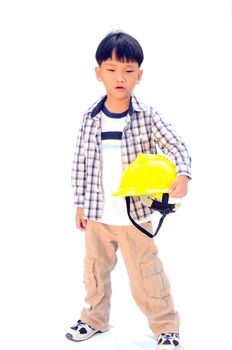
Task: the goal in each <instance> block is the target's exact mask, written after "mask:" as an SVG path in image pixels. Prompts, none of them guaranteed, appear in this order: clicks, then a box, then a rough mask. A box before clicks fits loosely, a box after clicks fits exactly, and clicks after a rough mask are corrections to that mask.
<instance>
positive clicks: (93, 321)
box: [66, 31, 191, 350]
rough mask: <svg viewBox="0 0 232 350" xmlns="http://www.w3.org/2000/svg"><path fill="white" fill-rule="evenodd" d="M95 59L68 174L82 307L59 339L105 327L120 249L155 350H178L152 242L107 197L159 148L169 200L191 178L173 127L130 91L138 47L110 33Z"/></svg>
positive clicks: (140, 208)
mask: <svg viewBox="0 0 232 350" xmlns="http://www.w3.org/2000/svg"><path fill="white" fill-rule="evenodd" d="M96 60H97V63H98V67H96V77H97V79H98V80H99V81H100V82H102V83H103V84H104V87H105V89H106V95H105V96H104V97H103V98H101V99H100V100H98V101H97V102H96V103H95V104H94V105H93V106H92V107H90V108H89V110H88V111H87V112H86V113H85V115H84V118H83V120H82V123H81V128H80V131H79V135H78V141H77V147H76V151H75V155H74V163H73V173H72V184H73V190H74V198H75V199H74V201H75V204H76V205H77V211H76V226H77V228H78V229H79V230H83V231H86V232H85V237H86V256H85V262H84V283H85V288H86V292H87V295H86V299H85V301H86V302H87V304H89V308H83V309H82V312H81V315H80V319H79V321H77V323H76V324H75V325H74V326H72V327H70V328H69V330H68V333H67V334H66V336H67V338H68V339H70V340H73V341H81V340H86V339H89V338H90V337H92V336H93V335H94V334H95V333H99V332H100V333H101V332H105V331H107V330H108V322H109V312H110V296H111V283H110V273H111V271H112V270H113V268H114V266H115V264H116V261H117V258H116V251H117V249H118V247H119V248H120V250H121V253H122V256H123V259H124V261H125V265H126V268H127V271H128V275H129V279H130V286H131V291H132V294H133V297H134V299H135V301H136V303H137V305H138V306H139V308H140V309H141V311H142V312H143V313H144V314H145V316H146V317H147V319H148V323H149V326H150V328H151V330H152V331H153V332H154V334H155V335H156V336H157V337H158V349H159V350H177V349H179V316H178V313H177V311H175V310H174V306H173V301H172V297H171V295H170V286H169V282H168V279H167V277H166V275H165V274H164V271H163V266H162V263H161V261H160V259H159V258H158V256H157V248H156V246H155V244H154V240H153V239H151V238H149V237H147V236H146V235H144V234H143V233H141V232H140V231H139V230H137V229H136V228H135V227H134V226H133V225H132V224H131V221H130V220H129V218H128V216H127V213H126V204H125V200H124V199H123V198H120V197H113V196H112V194H113V192H114V191H115V190H116V189H117V187H118V186H119V183H120V178H121V174H122V170H123V169H124V168H125V167H126V166H127V165H128V164H130V163H131V162H132V161H133V160H134V159H135V158H136V156H137V155H138V154H139V153H157V150H156V147H157V146H159V147H160V148H161V149H162V151H163V152H164V153H166V154H169V155H170V156H171V157H172V158H173V161H174V163H175V166H176V172H177V176H176V178H175V180H174V181H173V183H172V185H171V187H170V196H171V197H179V198H181V197H184V196H185V195H186V193H187V185H188V180H189V178H190V176H191V174H190V163H191V160H190V156H189V154H188V152H187V149H186V147H185V144H184V143H183V142H182V141H181V139H180V137H179V136H178V135H177V134H176V132H175V131H174V129H173V128H172V126H171V125H170V124H167V123H165V121H164V120H163V119H162V118H161V117H160V116H159V115H158V113H157V112H155V111H154V110H153V108H151V107H148V106H145V105H144V104H142V103H141V102H140V101H139V100H138V99H137V98H136V97H135V96H134V95H133V94H132V92H133V89H134V88H135V86H136V84H138V83H139V82H140V80H141V77H142V70H141V69H140V66H141V64H142V62H143V50H142V48H141V46H140V44H139V43H138V41H137V40H136V39H135V38H133V37H132V36H130V35H128V34H126V33H124V32H120V31H116V32H112V33H109V34H108V35H107V36H106V37H105V38H104V39H103V40H102V41H101V43H100V44H99V46H98V48H97V51H96ZM132 202H133V203H132V205H131V215H132V217H133V218H134V219H135V220H136V221H137V222H139V223H140V224H142V225H144V226H145V227H151V209H150V208H148V207H145V206H144V205H143V204H142V203H141V201H140V199H139V197H133V200H132Z"/></svg>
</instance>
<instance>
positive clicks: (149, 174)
mask: <svg viewBox="0 0 232 350" xmlns="http://www.w3.org/2000/svg"><path fill="white" fill-rule="evenodd" d="M175 177H176V169H175V165H174V164H173V163H172V162H171V161H170V160H169V159H167V158H166V157H164V156H162V155H159V154H139V155H138V156H137V158H136V159H135V160H134V161H133V162H132V163H130V164H129V165H128V167H127V168H126V169H125V170H124V171H123V174H122V177H121V182H120V187H119V188H118V190H117V191H116V192H115V193H114V194H113V196H122V197H129V196H140V195H149V196H150V197H153V198H162V196H163V193H168V192H169V187H170V185H171V183H172V181H173V180H174V179H175Z"/></svg>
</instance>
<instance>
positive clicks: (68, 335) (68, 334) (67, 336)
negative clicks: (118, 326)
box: [65, 329, 108, 342]
mask: <svg viewBox="0 0 232 350" xmlns="http://www.w3.org/2000/svg"><path fill="white" fill-rule="evenodd" d="M107 331H108V329H107V330H106V331H103V332H102V331H97V332H95V333H94V334H92V335H91V336H90V337H88V338H84V339H73V336H72V334H70V333H67V334H65V336H66V338H67V339H69V340H71V341H75V342H81V341H85V340H88V339H90V338H92V337H93V336H94V335H95V334H98V333H105V332H107Z"/></svg>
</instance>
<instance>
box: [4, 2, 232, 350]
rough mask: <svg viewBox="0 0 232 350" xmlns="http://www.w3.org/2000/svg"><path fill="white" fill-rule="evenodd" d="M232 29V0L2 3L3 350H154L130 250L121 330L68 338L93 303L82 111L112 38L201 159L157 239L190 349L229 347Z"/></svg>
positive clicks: (145, 95) (120, 298) (148, 97)
mask: <svg viewBox="0 0 232 350" xmlns="http://www.w3.org/2000/svg"><path fill="white" fill-rule="evenodd" d="M231 24H232V21H231V3H230V2H229V1H226V0H217V1H216V0H194V1H189V0H175V1H172V0H170V1H167V0H154V1H148V0H147V1H137V0H133V1H130V0H128V1H125V0H124V1H122V0H117V1H113V2H110V1H107V0H98V1H89V0H87V1H85V2H82V1H74V0H73V1H71V0H66V1H61V0H56V1H55V0H40V1H29V0H28V1H26V0H22V1H13V0H8V1H7V0H5V1H4V0H3V1H1V3H0V50H1V53H0V89H1V90H0V118H1V122H0V166H1V167H0V169H1V170H0V179H1V180H0V235H1V236H0V237H1V238H0V239H1V242H0V259H1V261H0V266H1V287H0V292H1V298H0V302H1V306H0V319H1V328H0V329H1V336H0V346H1V348H4V349H5V350H8V349H13V348H20V349H25V350H26V349H34V350H37V349H49V348H50V349H68V348H69V349H70V348H73V349H74V348H79V349H89V348H90V347H91V349H109V348H110V349H127V350H128V349H129V350H134V349H155V342H154V340H153V337H152V333H151V331H150V329H149V328H148V326H147V321H146V319H145V318H144V316H143V315H142V314H141V313H140V312H139V311H138V309H137V307H136V305H135V303H134V301H133V300H132V297H131V294H130V291H129V287H128V279H127V276H126V272H125V269H124V266H123V263H122V261H121V257H120V254H119V263H118V265H117V268H116V269H115V271H114V272H113V274H112V282H113V296H112V313H111V325H112V328H111V331H110V332H108V333H106V334H105V335H101V336H96V337H95V338H93V339H91V340H89V341H88V342H86V343H81V344H76V343H73V342H69V341H68V340H66V338H65V337H64V334H65V332H66V330H67V327H69V326H71V325H72V324H73V323H74V322H75V321H76V320H77V318H78V316H79V310H80V308H81V307H82V305H83V297H84V290H83V285H82V263H83V256H84V234H83V233H82V232H78V231H77V230H76V229H75V225H74V214H75V209H74V206H73V198H72V192H71V185H70V172H71V165H72V156H73V151H74V146H75V143H76V136H77V130H78V127H79V121H80V118H81V116H82V114H83V112H84V111H85V110H86V109H87V108H88V107H89V105H90V104H92V103H93V102H94V101H95V100H96V99H97V98H98V97H99V96H101V95H102V93H104V90H103V88H102V86H101V85H100V84H99V83H98V82H97V81H96V79H95V76H94V67H95V64H96V63H95V59H94V55H95V50H96V48H97V45H98V43H99V42H100V40H101V39H102V38H103V37H104V36H105V35H106V34H107V33H108V32H109V31H111V30H112V29H122V30H125V31H127V32H128V33H130V34H132V35H133V36H135V37H136V38H137V39H138V40H139V42H140V43H141V45H142V46H143V49H144V53H145V60H144V63H143V69H144V76H143V79H142V81H141V84H140V85H139V86H138V87H137V88H136V91H135V93H136V95H137V96H140V97H141V98H142V99H143V100H144V101H145V102H148V103H151V104H152V105H153V106H154V107H155V108H156V109H157V110H158V111H160V112H161V114H162V115H163V117H164V118H165V119H166V120H168V121H170V122H171V123H172V124H173V125H174V127H175V128H176V129H177V131H178V132H179V134H180V135H181V136H182V138H183V139H184V140H185V141H186V142H187V145H188V148H189V151H190V152H191V154H192V158H193V181H192V182H191V183H190V188H189V195H188V197H187V198H186V199H185V200H184V201H183V203H182V208H181V209H180V210H179V212H178V213H176V214H175V215H173V216H172V217H170V218H167V220H166V223H165V224H164V226H163V228H162V230H161V232H160V234H159V236H158V237H157V239H156V243H157V245H158V247H159V251H160V257H161V259H162V260H163V263H164V266H165V270H166V273H167V275H168V276H169V279H170V281H171V285H172V294H173V297H174V300H175V306H176V308H177V309H178V311H179V312H180V315H181V334H182V341H183V345H184V348H185V349H186V350H196V349H215V350H216V349H219V347H220V348H230V347H231V339H230V338H231V337H230V336H229V335H230V334H231V313H232V309H231V295H232V288H231V284H230V280H231V238H230V237H231V234H232V229H231V219H230V218H231V211H230V209H231V201H230V199H231V171H232V168H231V126H230V119H231V112H232V107H231V100H232V99H231V97H232V96H231V91H232V90H231V82H232V70H231V62H232V54H231V29H232V28H231V27H232V26H231ZM226 334H227V336H226Z"/></svg>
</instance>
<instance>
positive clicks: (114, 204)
mask: <svg viewBox="0 0 232 350" xmlns="http://www.w3.org/2000/svg"><path fill="white" fill-rule="evenodd" d="M127 114H128V112H127V111H126V112H124V113H111V112H109V111H108V110H107V109H106V107H105V106H104V107H103V109H102V117H101V124H102V134H101V136H102V137H101V138H102V184H103V190H104V209H103V216H102V217H101V218H100V219H99V220H98V221H100V222H103V223H105V224H108V225H117V226H127V225H132V223H131V221H130V219H129V217H128V215H127V211H126V201H125V198H124V197H113V196H112V194H113V193H114V192H116V191H117V189H118V187H119V186H120V180H121V176H122V158H121V139H122V131H123V129H124V127H125V125H126V119H127Z"/></svg>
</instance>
